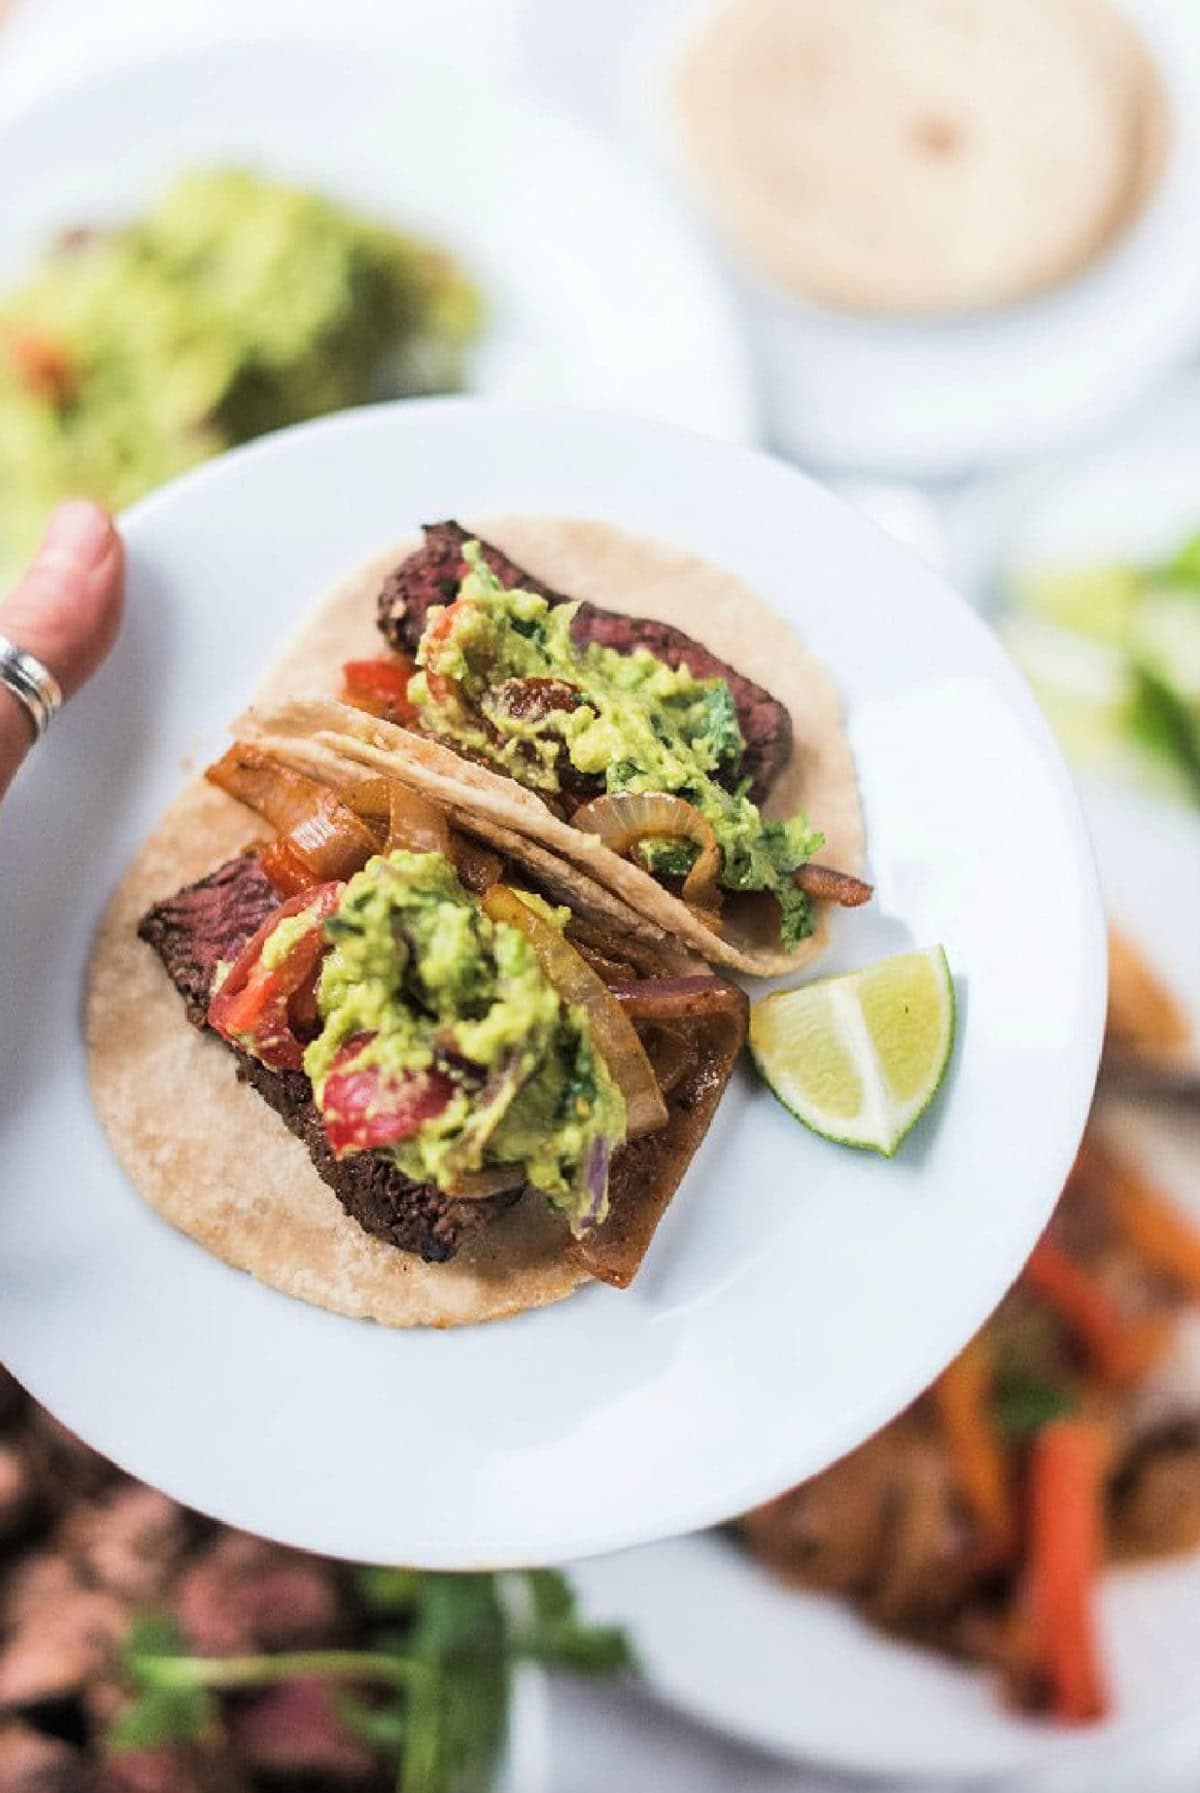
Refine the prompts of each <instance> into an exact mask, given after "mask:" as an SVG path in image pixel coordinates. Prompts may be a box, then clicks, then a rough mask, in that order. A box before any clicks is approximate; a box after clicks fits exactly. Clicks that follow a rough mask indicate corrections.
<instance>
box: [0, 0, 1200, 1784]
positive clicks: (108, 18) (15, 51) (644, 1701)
mask: <svg viewBox="0 0 1200 1793" xmlns="http://www.w3.org/2000/svg"><path fill="white" fill-rule="evenodd" d="M10 4H11V5H12V8H13V10H12V12H11V14H9V16H8V17H7V21H6V23H5V25H4V29H3V33H2V35H0V111H2V110H6V109H8V108H9V107H12V106H23V105H24V104H25V103H26V102H28V101H30V100H33V99H35V98H36V97H37V96H38V95H39V94H40V93H42V92H45V91H46V90H47V89H48V88H51V87H54V86H57V85H59V84H60V83H62V82H63V81H64V80H69V79H73V78H74V77H76V76H78V75H82V74H86V73H88V72H90V71H94V70H96V69H98V68H102V67H104V66H106V65H111V64H114V63H119V62H121V61H122V60H124V59H126V58H128V57H130V56H134V55H141V54H142V53H144V52H145V51H147V50H151V49H156V48H165V47H168V46H171V47H174V46H181V45H186V44H187V43H189V42H201V41H204V42H209V41H211V40H212V39H213V37H214V36H221V37H261V36H266V37H270V36H272V35H286V36H288V37H291V38H295V37H302V38H305V39H309V40H316V41H323V40H329V39H334V40H342V41H345V40H346V39H347V38H353V36H354V35H355V32H356V29H357V28H360V27H361V28H366V29H369V30H370V31H371V32H373V33H375V34H376V35H379V34H380V33H387V34H388V35H389V36H392V37H394V38H395V39H397V40H398V41H400V42H406V41H408V42H411V41H412V39H413V37H414V36H415V35H419V36H420V39H421V41H422V43H423V44H426V45H430V46H431V47H433V48H435V49H441V50H443V51H448V52H452V53H453V54H454V55H456V56H458V57H460V58H462V59H463V60H464V61H470V62H472V63H474V64H475V65H476V66H478V67H481V68H483V69H486V70H488V71H489V72H490V73H491V74H492V75H493V76H494V77H495V78H496V79H497V80H504V79H516V80H518V81H521V82H523V83H524V84H525V85H526V86H528V87H530V88H538V89H540V90H541V93H542V97H543V98H544V97H547V95H546V92H545V89H546V86H547V84H548V81H547V77H548V70H549V66H550V63H551V61H552V58H551V57H550V56H549V54H548V50H549V48H550V47H552V46H548V44H547V40H546V35H545V34H546V31H547V30H550V31H557V32H562V31H573V32H582V33H585V34H587V33H589V32H592V33H593V35H594V36H595V38H596V40H597V42H599V41H602V40H607V39H608V38H609V35H610V32H611V24H612V12H613V9H614V8H617V7H619V8H620V9H622V16H623V17H624V16H628V17H630V18H631V19H632V18H633V17H635V16H636V7H637V4H638V0H557V5H556V6H555V7H554V8H553V9H548V8H547V6H546V4H545V0H436V5H433V6H431V5H429V4H428V0H171V3H170V5H164V4H162V0H104V4H103V5H98V4H96V0H10ZM1192 4H1194V5H1195V7H1196V15H1197V17H1196V26H1197V30H1198V31H1200V0H1192ZM4 12H5V6H4V0H0V15H2V14H4ZM593 14H596V15H599V14H604V15H606V17H605V29H604V30H603V31H601V30H599V29H596V28H594V27H595V20H593V19H592V15H593ZM533 19H536V21H537V29H531V20H533ZM548 20H549V21H550V23H549V24H548V23H547V21H548ZM590 20H591V22H589V21H590ZM602 92H603V84H602V82H600V81H597V83H596V84H595V85H594V86H592V87H590V88H589V86H588V85H587V84H586V83H581V84H579V85H578V86H577V87H576V88H575V89H574V90H573V91H567V92H565V93H564V92H562V91H561V90H558V91H556V93H555V94H554V96H553V97H555V98H556V99H557V100H558V102H559V103H560V104H563V105H565V106H569V107H570V108H571V109H572V110H574V111H575V112H576V113H577V114H579V115H581V116H583V117H584V118H586V120H587V122H589V123H591V124H593V125H594V126H597V127H598V128H604V125H605V122H606V120H605V108H604V105H603V103H602V102H601V100H600V99H599V98H598V96H599V95H600V94H601V93H602ZM21 172H22V173H27V176H28V178H33V179H36V171H34V170H30V171H21ZM11 173H12V171H9V174H10V175H11ZM2 229H3V215H2V210H0V230H2ZM864 496H867V497H869V498H871V499H872V503H871V508H873V509H874V510H875V511H876V513H877V515H878V516H879V520H880V521H882V522H885V524H886V523H888V522H889V521H890V520H892V519H894V520H895V522H896V524H897V533H908V534H910V535H912V536H913V537H914V538H915V543H916V544H919V545H920V546H922V547H925V546H927V540H928V522H927V519H926V518H925V517H924V516H923V515H922V513H921V512H920V510H919V508H918V509H916V510H915V511H914V510H912V509H910V508H909V507H906V505H905V503H904V497H903V494H899V495H897V494H896V492H895V491H888V490H886V489H885V490H884V491H883V492H882V493H880V492H879V491H878V490H875V491H871V490H870V489H869V488H864ZM935 496H936V495H935ZM719 1622H720V1620H719V1616H718V1615H714V1623H719ZM803 1673H804V1665H803V1663H797V1664H796V1674H797V1676H798V1677H802V1676H803ZM550 1709H551V1736H550V1748H549V1757H550V1761H551V1763H552V1767H551V1769H550V1775H549V1779H548V1783H547V1787H546V1788H545V1789H543V1788H540V1787H538V1788H535V1787H523V1788H521V1789H520V1793H549V1789H550V1788H552V1789H553V1793H617V1790H618V1789H622V1790H623V1789H630V1790H636V1789H642V1788H651V1787H652V1788H654V1789H655V1793H727V1790H730V1789H738V1790H739V1793H868V1789H867V1787H866V1786H865V1785H864V1783H862V1782H860V1781H852V1780H848V1779H846V1778H845V1777H841V1776H837V1775H831V1774H829V1773H828V1772H826V1771H824V1770H822V1769H819V1768H817V1767H813V1768H812V1769H805V1770H801V1769H797V1768H796V1767H795V1766H792V1765H788V1764H783V1763H778V1762H773V1761H771V1760H770V1759H769V1758H766V1757H764V1756H761V1755H757V1754H755V1753H753V1752H749V1751H747V1750H745V1749H742V1748H740V1747H737V1746H735V1745H732V1744H730V1743H727V1742H726V1741H724V1740H723V1739H721V1738H719V1737H717V1736H715V1735H711V1734H709V1733H707V1732H705V1731H703V1730H702V1729H700V1728H699V1727H697V1726H696V1725H694V1724H692V1723H691V1722H689V1721H688V1720H686V1719H684V1718H680V1717H678V1716H676V1715H675V1714H673V1713H670V1712H667V1711H665V1710H663V1709H662V1708H661V1707H659V1706H657V1705H656V1704H655V1703H654V1701H653V1700H652V1699H651V1698H650V1697H649V1696H648V1695H647V1694H646V1693H645V1692H644V1691H643V1690H642V1689H640V1688H638V1687H636V1686H612V1685H601V1686H588V1685H579V1684H576V1683H572V1682H567V1681H563V1682H559V1683H557V1684H555V1685H554V1686H553V1689H552V1697H551V1708H550ZM872 1785H873V1786H875V1787H877V1788H878V1787H879V1785H880V1783H872ZM887 1785H888V1788H889V1793H935V1789H934V1787H933V1785H932V1784H931V1785H930V1786H929V1787H926V1788H920V1789H918V1788H917V1787H915V1786H913V1785H912V1784H911V1783H909V1784H906V1785H905V1786H904V1787H903V1788H902V1787H901V1785H900V1783H898V1782H890V1783H887ZM1110 1789H1111V1793H1118V1790H1120V1793H1200V1713H1198V1714H1197V1715H1196V1718H1195V1720H1194V1721H1192V1722H1189V1723H1187V1724H1185V1725H1181V1726H1179V1727H1177V1728H1174V1729H1173V1730H1172V1731H1171V1732H1170V1734H1160V1735H1158V1736H1156V1737H1155V1738H1154V1739H1153V1740H1151V1741H1149V1742H1147V1743H1143V1744H1142V1745H1141V1746H1140V1747H1139V1748H1138V1750H1137V1752H1136V1756H1135V1757H1134V1758H1133V1759H1130V1758H1129V1757H1127V1756H1126V1755H1124V1753H1122V1755H1121V1756H1120V1758H1119V1759H1118V1758H1114V1760H1113V1761H1112V1763H1111V1764H1110V1766H1109V1767H1108V1768H1106V1770H1105V1771H1104V1772H1103V1773H1102V1774H1101V1775H1098V1774H1097V1771H1096V1769H1095V1767H1094V1766H1091V1767H1089V1769H1088V1770H1087V1772H1086V1774H1084V1775H1083V1776H1080V1775H1079V1774H1078V1773H1076V1772H1073V1770H1072V1767H1071V1764H1070V1760H1069V1756H1068V1758H1067V1760H1066V1761H1065V1762H1064V1764H1063V1766H1062V1768H1061V1769H1060V1770H1059V1771H1057V1772H1056V1773H1055V1774H1054V1776H1053V1777H1052V1778H1039V1779H1038V1781H1037V1783H1036V1786H1035V1784H1034V1783H1033V1782H1031V1781H1030V1780H1029V1779H1028V1778H1025V1779H1023V1780H1022V1782H1021V1787H1020V1793H1109V1790H1110ZM936 1793H966V1789H965V1788H961V1787H952V1786H950V1784H949V1783H947V1782H945V1781H940V1782H938V1783H937V1785H936ZM973 1793H981V1789H980V1786H979V1783H975V1784H974V1788H973ZM993 1793H1001V1789H998V1788H996V1789H993ZM1003 1793H1017V1789H1016V1788H1015V1787H1014V1788H1006V1789H1004V1790H1003Z"/></svg>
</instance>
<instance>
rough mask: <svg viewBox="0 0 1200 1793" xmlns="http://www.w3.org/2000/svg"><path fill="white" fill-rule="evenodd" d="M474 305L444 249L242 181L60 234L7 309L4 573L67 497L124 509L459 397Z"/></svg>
mask: <svg viewBox="0 0 1200 1793" xmlns="http://www.w3.org/2000/svg"><path fill="white" fill-rule="evenodd" d="M479 313H480V306H479V299H478V295H477V294H476V292H475V289H474V288H473V287H472V286H471V285H470V283H469V282H468V281H467V280H466V278H465V277H464V275H463V273H462V271H461V269H460V268H459V267H458V266H457V265H456V264H455V263H454V262H453V261H452V259H451V258H450V257H449V256H447V255H446V254H444V253H443V252H442V251H441V250H439V249H437V248H436V247H433V246H431V245H430V244H428V243H425V242H422V241H420V240H418V239H415V238H413V237H409V236H407V235H403V234H401V233H399V232H397V231H394V230H392V229H390V228H388V227H387V226H386V225H384V224H381V223H377V222H375V221H374V220H373V219H370V218H365V217H360V216H358V215H356V214H355V213H353V212H350V211H348V210H346V209H345V208H344V207H342V206H340V205H335V204H333V203H332V202H331V201H329V200H326V199H324V198H322V197H321V196H319V195H318V194H315V193H309V192H305V191H303V190H302V189H299V188H294V187H290V186H287V185H284V184H282V183H280V182H277V181H272V180H266V179H263V178H262V177H260V176H258V175H256V174H252V173H250V172H248V171H244V170H239V169H217V170H206V171H202V172H197V173H194V174H190V175H188V176H186V177H185V178H183V179H181V180H179V181H178V182H176V184H175V185H174V186H172V187H171V188H170V189H169V191H168V192H166V193H165V194H164V196H163V197H162V198H161V199H160V200H159V201H158V202H157V203H156V204H155V205H153V206H152V208H151V209H150V210H149V211H147V212H146V213H145V214H144V215H143V216H142V217H141V218H140V219H138V220H137V221H135V222H132V223H130V224H128V225H125V226H122V227H120V228H117V229H108V228H106V229H99V230H92V229H81V230H77V231H72V232H70V233H68V234H67V235H66V236H65V237H63V238H62V239H61V240H60V241H59V242H58V243H57V244H56V245H55V246H54V247H52V248H51V249H50V251H49V252H48V253H47V255H46V256H45V257H44V259H43V260H42V263H41V265H40V267H38V268H37V269H36V271H35V272H34V273H33V275H32V278H31V279H30V280H29V282H28V284H27V285H25V286H24V287H23V288H22V289H20V290H18V291H16V292H14V293H13V294H11V295H10V296H8V297H6V298H0V575H2V574H3V571H4V569H5V567H12V566H15V565H16V564H17V563H18V562H19V560H20V558H21V557H22V556H23V555H24V554H25V552H26V551H27V550H28V549H30V548H31V547H32V546H33V544H34V543H35V542H36V540H37V537H38V534H39V533H40V529H41V526H42V524H43V522H44V520H45V517H46V515H47V513H48V511H49V509H50V508H51V506H52V505H53V504H54V503H55V502H56V501H57V500H58V499H59V498H61V497H63V496H64V495H66V494H68V493H76V492H83V493H87V494H88V495H90V496H92V497H94V498H98V499H101V500H103V501H104V502H106V503H107V504H109V505H110V506H111V507H113V508H120V507H121V506H123V505H126V504H128V503H130V502H131V501H132V500H133V499H135V498H138V497H140V496H141V494H142V493H143V492H145V491H147V490H149V489H150V488H151V487H152V486H155V485H157V484H159V483H160V482H161V481H163V480H165V479H169V478H171V477H172V476H173V475H174V474H176V473H180V472H182V471H183V470H184V469H185V468H187V467H190V466H192V465H193V464H194V463H196V462H198V461H201V460H204V459H205V458H206V457H208V456H209V455H213V454H219V453H221V452H222V451H223V450H224V449H227V448H230V447H232V446H233V445H235V444H236V443H239V442H245V441H248V440H249V439H250V438H251V437H252V436H257V435H260V434H262V433H263V432H264V431H266V430H273V429H277V428H279V427H281V426H282V425H284V424H289V423H296V422H299V421H301V420H303V419H304V418H308V417H317V416H320V415H322V414H323V413H325V412H327V411H336V410H340V409H342V408H343V407H345V406H347V405H354V404H361V403H363V402H364V401H366V400H368V399H371V398H379V397H387V396H391V395H395V394H403V393H410V392H416V391H438V390H441V391H445V390H447V389H450V388H453V387H456V386H457V385H459V384H460V383H461V360H462V351H463V349H464V347H465V345H466V344H467V343H468V342H469V341H470V339H471V338H472V337H473V336H474V335H475V333H476V331H477V329H478V324H479Z"/></svg>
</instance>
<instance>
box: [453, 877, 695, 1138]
mask: <svg viewBox="0 0 1200 1793" xmlns="http://www.w3.org/2000/svg"><path fill="white" fill-rule="evenodd" d="M482 903H483V908H484V910H485V912H486V913H487V914H488V915H490V916H491V918H492V920H493V921H502V922H506V923H507V924H508V926H509V927H511V928H516V929H518V930H519V932H520V933H522V934H524V936H525V938H526V940H528V942H529V944H530V946H532V948H533V950H534V952H535V954H536V955H537V961H538V964H539V965H540V966H541V968H542V970H543V972H544V973H545V975H546V977H547V979H548V980H549V982H550V983H552V984H553V986H554V988H555V989H556V990H557V991H558V994H559V995H560V996H561V997H562V999H563V1001H564V1002H568V1003H572V1004H578V1006H579V1007H580V1008H582V1009H585V1010H586V1012H587V1018H588V1026H589V1028H590V1030H591V1036H592V1042H593V1044H594V1046H595V1048H596V1050H597V1052H598V1053H599V1054H600V1056H601V1058H602V1059H603V1060H604V1062H605V1064H606V1065H607V1066H608V1070H609V1074H610V1076H611V1077H612V1079H613V1082H614V1083H615V1084H616V1085H617V1087H618V1088H619V1089H620V1091H621V1094H622V1096H623V1097H624V1098H625V1122H626V1129H625V1130H626V1137H627V1138H629V1139H637V1138H638V1137H639V1136H640V1135H641V1134H643V1133H654V1132H657V1130H658V1129H659V1128H660V1127H665V1126H666V1124H667V1106H666V1103H665V1102H664V1101H663V1098H662V1091H661V1090H660V1089H659V1087H658V1079H657V1078H656V1077H655V1075H654V1067H653V1065H652V1064H651V1063H650V1060H649V1059H648V1058H647V1056H646V1049H645V1047H644V1046H643V1045H642V1042H641V1041H640V1040H639V1039H638V1036H637V1030H636V1028H635V1027H634V1025H633V1022H632V1021H631V1020H630V1018H629V1016H628V1015H627V1014H626V1013H625V1011H624V1010H623V1009H622V1007H621V1005H620V1004H619V1003H618V1002H616V1001H614V999H613V997H612V996H611V995H610V994H609V991H608V988H607V986H606V985H605V983H604V982H603V980H602V979H601V978H599V977H597V976H596V973H595V972H594V971H593V970H592V968H591V966H590V965H588V964H587V963H586V962H585V961H584V960H583V959H581V958H580V956H579V954H578V953H577V952H576V951H575V948H574V947H573V946H572V945H571V944H570V942H569V941H568V940H564V938H563V936H562V935H561V934H560V933H559V931H558V929H557V928H556V927H554V926H553V925H552V923H550V922H548V921H543V919H542V917H541V916H540V915H538V914H536V913H535V912H534V911H533V910H532V909H531V908H530V907H529V906H528V904H527V903H523V902H522V901H521V898H520V897H519V896H518V895H517V893H516V891H515V890H510V889H509V887H508V885H507V884H493V886H492V888H491V889H490V890H489V891H486V892H485V893H484V896H483V899H482Z"/></svg>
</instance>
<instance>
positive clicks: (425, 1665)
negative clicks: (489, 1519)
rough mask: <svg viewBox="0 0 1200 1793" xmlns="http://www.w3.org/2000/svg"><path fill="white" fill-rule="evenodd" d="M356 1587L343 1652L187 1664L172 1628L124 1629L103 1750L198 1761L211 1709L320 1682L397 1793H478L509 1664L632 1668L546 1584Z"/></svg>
mask: <svg viewBox="0 0 1200 1793" xmlns="http://www.w3.org/2000/svg"><path fill="white" fill-rule="evenodd" d="M357 1585H358V1592H359V1596H360V1599H361V1602H362V1605H363V1606H364V1607H365V1609H366V1612H367V1614H368V1624H367V1636H366V1639H365V1640H364V1642H363V1643H362V1645H361V1646H360V1647H358V1648H355V1649H346V1650H295V1651H287V1652H279V1653H274V1654H263V1655H257V1656H226V1657H208V1656H194V1655H190V1654H189V1653H188V1650H187V1645H186V1642H185V1640H184V1637H183V1635H182V1633H181V1632H180V1630H179V1627H178V1625H177V1624H176V1622H175V1621H174V1619H172V1618H171V1617H169V1616H166V1615H159V1614H151V1615H148V1616H146V1617H143V1618H141V1619H139V1620H137V1621H136V1622H135V1623H134V1625H133V1626H132V1627H131V1629H130V1632H129V1634H128V1637H127V1639H126V1642H125V1647H124V1649H123V1651H122V1653H121V1661H120V1666H121V1671H122V1674H123V1676H124V1678H125V1681H126V1683H127V1685H128V1687H129V1690H130V1696H131V1697H130V1699H129V1701H128V1703H127V1704H126V1705H125V1706H124V1707H123V1709H122V1710H121V1712H120V1713H119V1714H118V1716H117V1718H116V1721H115V1722H114V1724H113V1725H112V1727H111V1729H110V1731H109V1735H108V1748H109V1750H110V1751H112V1752H120V1751H128V1750H150V1749H159V1748H163V1747H165V1746H168V1745H176V1746H181V1747H187V1748H196V1747H203V1746H204V1745H206V1744H209V1743H212V1742H214V1741H216V1740H218V1739H219V1738H220V1735H221V1728H222V1727H221V1718H222V1712H221V1699H222V1696H224V1695H228V1694H234V1693H245V1692H251V1691H253V1690H254V1689H256V1688H264V1687H270V1686H277V1685H279V1684H280V1683H283V1682H289V1681H294V1680H299V1679H303V1680H307V1681H323V1682H326V1683H328V1684H329V1685H331V1686H336V1687H337V1688H338V1690H339V1697H338V1701H337V1709H338V1711H339V1713H340V1715H341V1717H342V1719H343V1721H344V1723H345V1724H346V1725H347V1727H348V1728H349V1729H351V1730H353V1731H354V1732H355V1733H356V1734H357V1735H358V1736H359V1737H361V1738H362V1739H363V1740H364V1741H365V1742H366V1743H367V1744H368V1746H369V1747H370V1748H372V1749H374V1750H375V1751H376V1752H377V1753H378V1754H379V1755H380V1756H382V1757H384V1758H386V1759H387V1760H389V1761H390V1762H392V1763H394V1765H395V1772H396V1790H397V1793H486V1789H487V1788H488V1787H490V1786H491V1784H492V1779H493V1776H494V1773H495V1769H496V1764H497V1761H498V1758H499V1755H500V1751H501V1749H502V1747H503V1744H504V1737H505V1728H506V1723H507V1716H508V1700H509V1691H510V1685H511V1677H512V1673H513V1670H514V1668H515V1667H516V1666H517V1665H518V1664H519V1663H522V1662H540V1663H545V1664H549V1665H552V1666H554V1667H555V1668H563V1669H567V1670H570V1671H571V1672H573V1673H576V1674H612V1673H616V1672H618V1671H619V1670H622V1669H627V1668H629V1667H631V1666H632V1656H631V1653H630V1649H629V1645H628V1642H627V1641H626V1638H625V1636H624V1633H623V1632H620V1631H618V1630H615V1629H611V1628H608V1627H597V1626H589V1625H586V1624H584V1623H583V1622H582V1621H581V1620H580V1618H579V1616H578V1614H577V1612H576V1608H575V1599H574V1595H573V1593H572V1590H571V1587H570V1585H569V1583H568V1582H567V1581H566V1580H565V1579H564V1577H563V1576H561V1575H559V1574H558V1573H557V1572H556V1571H553V1570H547V1569H539V1570H531V1571H528V1572H520V1573H511V1574H496V1575H434V1574H423V1573H420V1572H417V1571H414V1570H407V1569H364V1570H361V1571H359V1573H358V1577H357Z"/></svg>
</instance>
